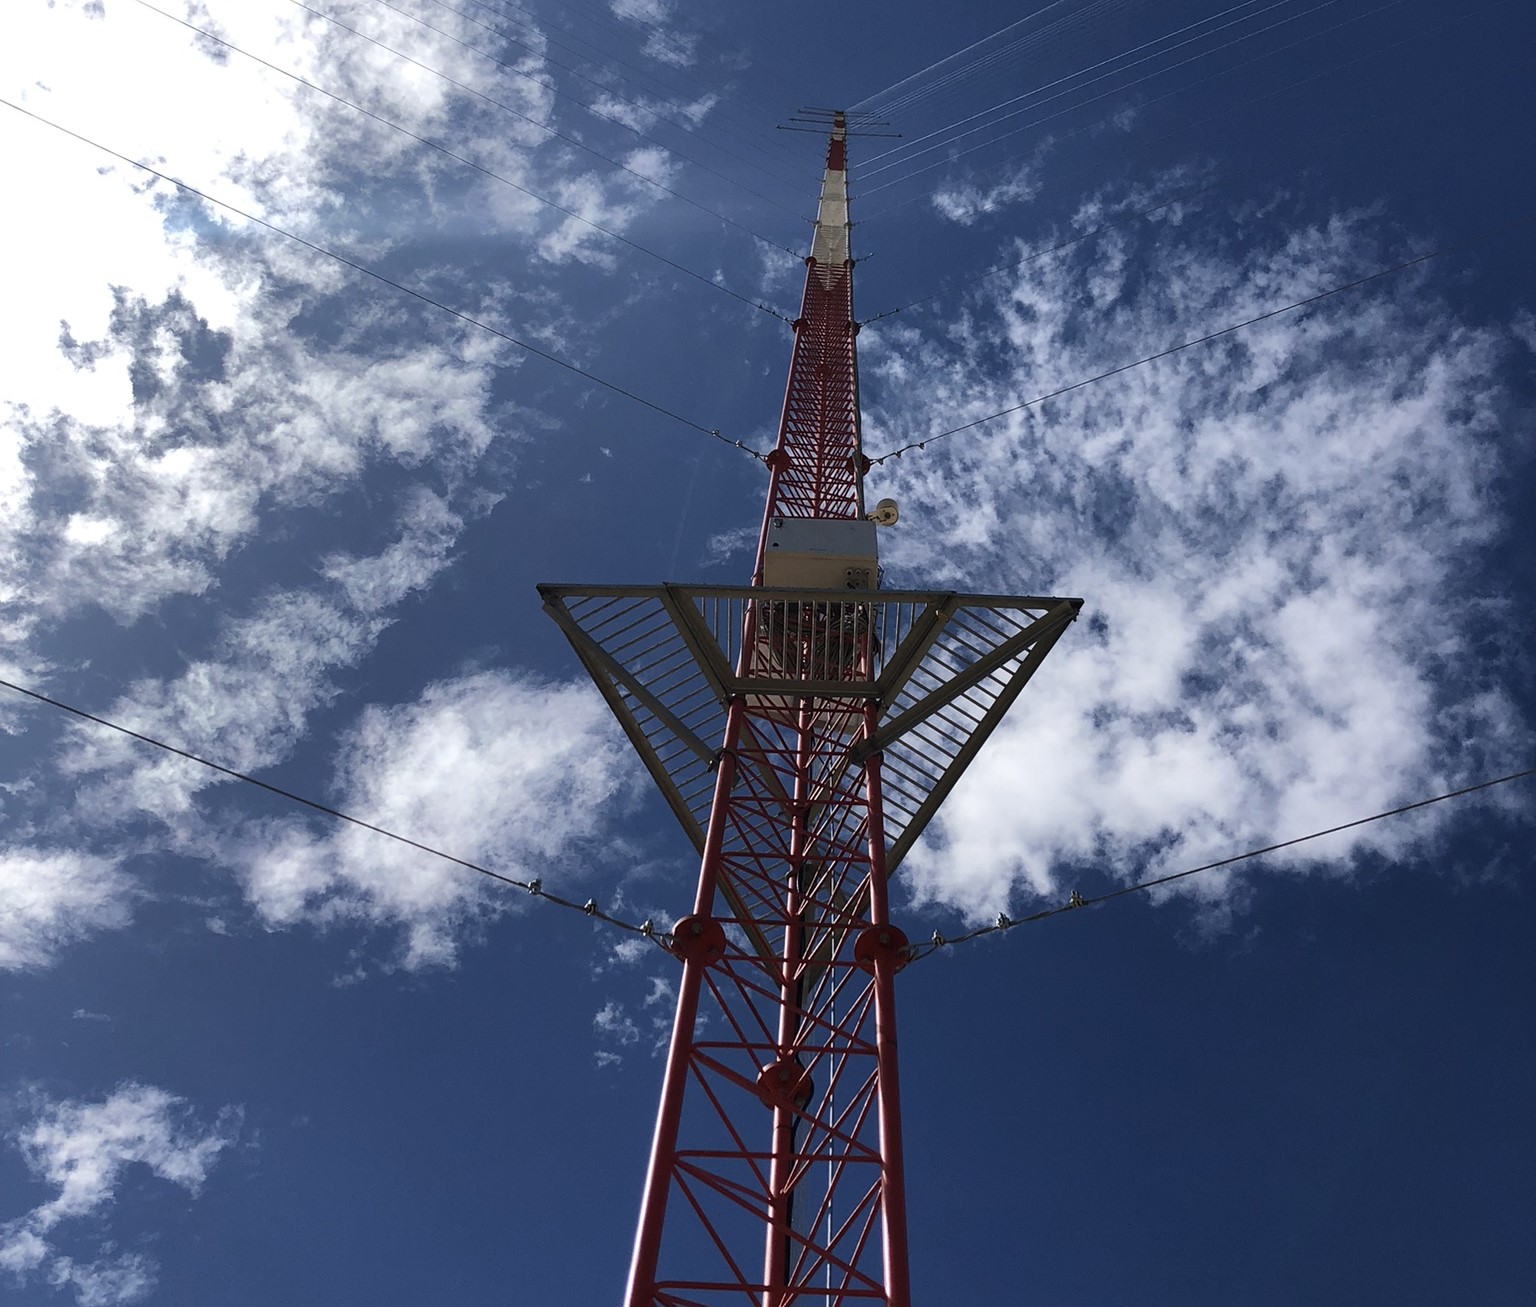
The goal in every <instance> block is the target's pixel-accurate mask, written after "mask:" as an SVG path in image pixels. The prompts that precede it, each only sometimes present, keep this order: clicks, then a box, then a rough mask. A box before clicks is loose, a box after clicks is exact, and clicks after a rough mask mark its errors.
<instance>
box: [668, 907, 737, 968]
mask: <svg viewBox="0 0 1536 1307" xmlns="http://www.w3.org/2000/svg"><path fill="white" fill-rule="evenodd" d="M672 952H673V953H674V954H675V955H676V956H677V957H680V958H682V960H683V961H684V962H700V963H703V965H704V966H706V967H707V966H711V965H713V964H714V963H716V962H718V961H720V959H721V958H722V957H724V956H725V929H724V927H722V926H721V925H720V923H719V922H718V921H716V920H715V919H714V918H713V917H699V916H688V917H684V918H683V919H682V920H681V921H679V922H678V923H677V925H675V926H673V927H672Z"/></svg>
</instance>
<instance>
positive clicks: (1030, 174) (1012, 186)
mask: <svg viewBox="0 0 1536 1307" xmlns="http://www.w3.org/2000/svg"><path fill="white" fill-rule="evenodd" d="M1039 189H1040V183H1039V169H1038V167H1037V166H1036V165H1035V164H1033V163H1031V164H1026V165H1025V166H1024V167H1021V168H1014V169H1011V170H1010V171H1009V173H1008V175H1007V176H1006V177H1004V178H1003V180H1001V181H998V182H994V183H992V184H991V185H990V186H986V187H982V186H979V185H977V184H976V183H975V182H949V183H946V184H945V185H943V186H941V187H940V188H939V189H938V190H936V191H935V192H934V193H933V195H932V196H931V197H930V202H931V203H932V205H933V207H934V208H935V209H936V210H938V212H939V213H940V214H941V215H942V216H943V217H945V218H948V219H949V220H950V221H951V222H957V223H959V224H960V225H961V226H962V227H969V226H970V225H971V224H972V223H974V222H975V221H976V220H977V219H978V218H982V217H985V216H987V215H988V214H993V213H996V212H998V211H999V210H1000V209H1005V208H1007V207H1008V206H1009V205H1010V204H1016V203H1018V202H1020V201H1022V200H1031V199H1033V198H1034V197H1035V194H1036V192H1037V191H1038V190H1039Z"/></svg>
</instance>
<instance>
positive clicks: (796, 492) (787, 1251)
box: [539, 113, 1082, 1307]
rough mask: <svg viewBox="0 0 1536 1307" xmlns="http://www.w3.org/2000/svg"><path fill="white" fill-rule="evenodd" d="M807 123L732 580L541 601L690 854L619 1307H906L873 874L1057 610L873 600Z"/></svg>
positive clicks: (853, 417)
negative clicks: (743, 569)
mask: <svg viewBox="0 0 1536 1307" xmlns="http://www.w3.org/2000/svg"><path fill="white" fill-rule="evenodd" d="M830 126H831V143H830V145H829V147H828V151H827V166H826V171H825V173H824V174H823V178H822V186H821V200H820V204H819V206H818V210H817V219H816V231H815V237H814V239H813V241H812V245H811V253H810V257H809V258H807V259H806V277H805V296H804V299H803V301H802V305H801V310H800V316H799V318H797V319H796V321H795V324H794V329H795V340H794V350H793V354H792V356H791V361H790V369H789V385H788V388H787V391H786V394H785V398H784V412H783V417H782V419H781V421H780V423H779V435H778V441H777V443H776V445H775V447H774V450H773V452H772V453H771V454H769V455H768V456H767V464H768V468H769V484H768V500H767V505H766V509H765V512H764V516H763V525H762V531H761V533H760V535H759V538H758V548H757V559H756V564H755V566H754V568H753V575H752V582H751V584H750V585H749V586H685V585H671V584H668V585H653V586H635V585H630V586H590V585H554V584H550V585H541V586H540V587H539V590H540V592H541V594H542V595H543V597H544V603H545V607H546V610H547V611H548V612H549V614H550V616H551V617H552V618H553V619H554V620H555V621H556V622H558V623H559V624H560V627H561V629H562V630H563V631H564V632H565V634H566V637H567V638H568V639H569V640H570V642H571V647H572V648H573V650H574V651H575V652H576V655H577V657H578V658H580V660H581V662H582V664H583V666H585V667H586V669H587V671H588V672H590V673H591V676H592V680H593V683H594V685H595V686H596V688H597V690H598V692H599V693H600V694H601V695H602V696H603V698H604V699H605V700H606V701H607V703H608V705H609V707H611V708H612V709H613V712H614V715H615V717H616V718H617V719H618V722H619V724H620V726H621V727H622V728H623V729H624V731H625V733H626V734H627V735H628V737H629V739H630V741H631V743H632V744H633V745H634V746H635V749H636V751H637V752H638V753H639V755H640V758H641V760H642V761H643V762H644V764H645V766H646V767H647V769H648V770H649V771H650V773H651V776H652V777H653V779H654V780H655V781H656V784H657V787H658V789H659V790H660V792H661V795H662V797H663V798H664V799H665V800H666V802H667V804H668V806H669V807H670V808H671V810H672V812H673V814H674V815H675V816H676V817H677V819H678V821H679V823H680V824H681V825H682V827H683V830H684V831H685V833H686V834H687V836H688V838H689V839H690V840H691V841H692V842H693V845H694V847H695V848H696V849H697V850H698V852H699V854H700V857H701V865H700V870H699V882H698V889H697V892H696V894H695V896H694V901H693V907H692V910H691V911H690V912H689V913H688V915H686V916H685V917H683V918H682V920H680V921H679V922H677V924H676V926H675V927H674V929H673V931H672V934H671V937H670V947H671V949H672V952H673V953H674V954H675V955H676V956H677V958H678V959H679V961H680V962H681V964H682V967H681V972H680V974H679V977H678V982H677V1016H676V1020H675V1023H674V1026H673V1032H672V1042H671V1047H670V1050H669V1052H668V1056H667V1063H666V1070H665V1073H664V1077H663V1082H662V1092H661V1106H660V1110H659V1111H658V1113H657V1119H656V1131H655V1136H654V1139H653V1141H652V1146H651V1158H650V1166H649V1169H648V1171H647V1175H646V1181H645V1191H644V1196H643V1198H642V1202H641V1211H640V1223H639V1228H638V1230H637V1233H636V1236H635V1244H634V1256H633V1260H632V1262H631V1266H630V1276H629V1287H628V1291H627V1295H626V1298H625V1302H626V1304H627V1307H716V1304H722V1305H723V1304H732V1305H733V1307H742V1305H743V1304H747V1305H749V1307H792V1305H800V1307H810V1305H811V1304H815V1305H816V1307H831V1305H832V1304H854V1303H858V1304H870V1303H873V1304H883V1305H884V1307H908V1305H909V1303H910V1301H911V1293H910V1290H909V1286H908V1276H907V1229H906V1224H907V1222H906V1193H905V1188H904V1181H903V1174H902V1149H901V1099H900V1092H899V1087H898V1082H897V1066H896V1007H895V992H896V991H895V977H896V974H897V973H898V972H899V971H900V970H901V969H902V967H903V965H904V964H905V963H906V961H907V958H908V951H907V942H906V939H905V937H904V936H903V935H902V933H901V931H900V930H899V929H898V928H896V927H895V926H894V925H892V924H891V920H890V904H889V897H888V894H887V884H888V879H889V877H890V875H891V873H892V872H893V871H894V870H895V869H896V867H897V866H898V864H899V863H900V861H901V859H902V858H903V857H905V855H906V854H907V852H908V851H909V850H910V849H911V848H912V846H913V843H914V842H915V841H916V840H917V839H918V838H919V837H920V836H921V834H922V832H923V830H924V829H925V827H926V826H927V824H928V822H929V821H931V820H932V818H933V816H934V814H935V813H936V812H937V811H938V808H939V806H940V804H942V802H943V801H944V798H945V796H946V795H948V794H949V792H950V790H951V789H952V788H953V787H954V785H955V783H956V781H957V780H958V779H959V777H960V775H961V774H962V773H963V772H964V770H965V769H966V767H967V766H969V764H970V762H971V761H972V759H974V758H975V756H976V754H977V751H978V750H979V749H980V748H981V747H982V745H983V743H984V742H985V740H986V739H987V737H988V735H989V734H990V733H991V731H992V730H993V729H994V727H996V725H997V724H998V722H999V721H1001V720H1002V717H1003V715H1004V714H1005V713H1007V712H1008V710H1009V708H1010V707H1011V706H1012V705H1013V703H1014V702H1015V700H1016V699H1017V698H1018V696H1019V694H1020V692H1021V691H1022V690H1023V689H1024V687H1025V685H1026V684H1027V683H1028V681H1029V680H1030V678H1031V677H1032V676H1033V675H1034V673H1035V672H1036V671H1037V670H1038V669H1039V667H1040V664H1041V662H1042V661H1043V660H1044V658H1045V656H1046V655H1047V654H1048V653H1049V652H1050V650H1051V648H1052V647H1053V646H1054V645H1055V643H1056V641H1057V639H1059V638H1060V636H1061V635H1062V633H1063V632H1064V631H1065V630H1066V628H1067V627H1068V626H1069V625H1070V624H1071V622H1072V621H1073V620H1074V619H1075V617H1076V616H1077V612H1078V610H1079V608H1081V606H1082V601H1081V600H1080V599H1062V598H1052V597H1043V596H1038V595H960V594H956V593H953V592H950V591H926V590H885V589H882V588H881V587H880V584H879V581H880V576H879V565H878V561H877V549H876V543H875V536H876V528H875V525H874V522H875V521H880V522H883V523H887V524H889V523H893V522H894V521H895V519H896V511H895V508H894V505H893V504H890V503H882V504H881V505H880V506H879V507H878V508H877V509H876V511H875V513H873V514H871V515H869V517H866V515H865V511H864V491H863V478H864V472H865V471H866V469H867V468H868V466H869V464H868V463H867V461H866V460H865V458H864V455H863V452H862V450H861V448H860V434H859V387H858V367H857V359H856V353H855V348H854V341H855V337H856V336H857V334H858V328H857V326H856V325H855V322H854V319H853V260H852V258H851V256H850V253H849V245H848V189H847V176H846V171H845V165H846V150H847V139H846V138H847V127H846V123H845V121H844V117H843V115H842V114H840V113H838V114H834V115H832V117H831V122H830ZM871 519H873V520H871Z"/></svg>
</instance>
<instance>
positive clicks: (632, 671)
mask: <svg viewBox="0 0 1536 1307" xmlns="http://www.w3.org/2000/svg"><path fill="white" fill-rule="evenodd" d="M539 593H540V594H541V595H542V596H543V599H544V604H545V607H546V608H547V609H548V611H549V613H550V616H552V617H553V618H554V619H555V621H556V622H558V623H559V624H560V627H561V629H562V630H563V631H564V632H565V635H566V637H567V638H568V639H569V640H570V642H571V645H572V647H573V648H574V649H575V651H576V654H577V656H578V657H579V658H580V659H581V661H582V664H583V666H585V667H586V669H587V671H588V673H589V674H590V675H591V676H592V679H593V681H594V683H595V684H596V685H597V688H598V690H599V691H601V693H602V695H603V697H604V698H605V699H606V700H607V701H608V704H609V706H610V707H611V708H612V709H613V711H614V714H615V715H616V716H617V718H618V720H619V723H620V724H621V725H622V726H623V728H624V730H625V732H626V733H627V734H628V736H629V738H630V740H631V742H632V743H633V744H634V746H635V748H636V750H637V751H638V752H639V754H640V757H641V758H642V759H643V760H644V762H645V765H646V767H647V768H648V769H649V771H650V773H651V775H652V777H654V778H655V781H656V783H657V785H658V786H659V787H660V789H661V792H662V794H663V795H664V796H665V798H666V800H667V803H668V804H669V805H670V806H671V808H672V811H673V813H674V814H675V815H676V816H677V819H678V821H679V822H680V823H681V824H682V827H683V829H684V830H685V831H686V832H687V834H688V837H689V839H691V840H692V841H693V843H694V846H695V848H697V849H699V850H700V851H702V850H703V847H704V831H705V827H706V826H707V824H708V821H709V809H710V803H711V801H712V798H713V795H714V782H715V778H714V771H715V763H716V745H715V744H714V743H712V742H713V741H718V740H719V739H720V738H721V737H722V732H723V729H724V726H725V717H726V705H727V703H728V701H729V700H730V699H731V698H732V697H733V696H736V695H743V696H746V697H747V698H748V700H749V702H751V703H752V704H753V706H754V708H755V709H756V710H757V711H756V713H755V715H756V716H758V717H759V720H760V721H761V719H762V717H763V716H764V715H766V716H767V717H768V718H769V719H770V722H771V718H772V716H773V712H774V706H775V705H776V704H778V703H783V704H784V705H785V710H786V712H788V711H789V709H790V705H791V704H792V703H796V702H803V701H805V700H807V699H809V700H811V701H812V702H813V703H815V704H816V705H817V710H818V711H820V712H822V713H824V714H825V715H826V719H827V720H832V719H834V718H840V719H845V720H848V721H850V722H851V721H853V720H854V718H855V717H856V716H857V714H849V712H848V709H849V707H850V706H852V705H860V706H862V705H863V704H864V703H866V702H868V701H869V700H870V699H874V700H875V701H876V702H877V703H878V705H879V708H880V713H879V728H878V731H877V732H876V734H875V735H874V736H873V737H872V738H870V739H867V740H863V741H862V742H861V741H858V740H856V739H855V736H854V734H852V733H850V734H849V737H848V743H847V747H846V750H845V751H844V752H843V754H842V756H841V757H840V759H838V760H835V761H834V762H832V764H831V765H830V766H829V767H827V768H826V769H825V770H823V771H822V773H821V775H820V776H819V777H818V786H819V788H820V789H821V790H822V791H823V792H832V791H835V790H836V789H837V788H838V785H839V782H840V779H841V777H842V776H843V775H844V774H845V773H846V772H847V771H848V770H849V769H850V768H857V767H858V766H859V765H860V764H861V763H862V762H863V760H864V759H866V758H868V757H869V756H870V755H871V754H873V753H875V752H877V751H878V752H881V753H882V754H883V756H884V773H883V774H884V778H885V831H886V840H887V850H888V852H887V869H888V871H893V870H895V868H896V867H897V865H898V864H899V863H900V862H901V860H902V858H903V857H904V856H905V854H906V852H907V850H908V849H910V848H911V847H912V845H913V843H914V842H915V841H916V840H917V838H918V836H919V835H921V834H922V832H923V829H924V828H925V827H926V826H927V824H928V822H929V821H930V820H931V819H932V817H933V814H934V812H935V811H937V809H938V807H939V804H940V803H941V802H942V801H943V799H944V797H945V796H946V795H947V794H948V793H949V791H950V790H951V789H953V788H954V785H955V782H956V781H957V780H959V778H960V776H961V774H962V773H963V772H964V771H965V769H966V767H967V766H969V765H970V762H971V760H972V759H973V758H974V757H975V756H976V753H977V751H978V750H979V749H980V748H981V746H982V744H983V743H984V742H985V740H986V738H987V736H988V735H990V734H991V732H992V730H993V729H994V728H995V727H996V725H997V723H998V722H999V721H1000V720H1001V719H1002V717H1003V714H1004V713H1006V712H1007V710H1008V708H1009V706H1010V705H1011V704H1012V703H1013V701H1014V699H1016V698H1017V697H1018V695H1019V692H1020V691H1021V690H1023V688H1024V686H1025V685H1026V684H1027V683H1028V682H1029V679H1030V677H1031V676H1033V675H1034V673H1035V670H1036V669H1037V668H1038V667H1039V665H1040V663H1041V662H1042V661H1043V660H1044V658H1045V656H1046V654H1048V653H1049V652H1050V650H1051V647H1052V646H1053V645H1054V644H1055V643H1056V641H1057V639H1059V638H1060V636H1061V634H1062V632H1063V631H1064V630H1065V629H1066V628H1067V626H1068V625H1070V623H1071V622H1072V621H1073V619H1074V618H1075V617H1076V616H1077V613H1078V610H1079V609H1080V608H1081V607H1082V602H1083V601H1082V600H1081V599H1062V598H1048V597H1043V596H1038V595H960V594H955V593H951V592H947V591H915V590H857V591H855V590H849V591H827V590H782V589H761V588H751V587H745V586H681V585H660V586H616V587H601V586H586V585H541V586H540V587H539ZM753 605H756V606H757V609H756V613H755V615H754V616H755V619H756V620H754V621H753V622H752V623H750V625H749V623H748V620H747V619H748V615H749V611H750V610H751V608H752V606H753ZM749 629H750V630H751V631H754V632H755V633H756V635H755V636H754V638H753V647H752V648H751V649H744V648H743V641H744V639H745V638H746V637H745V633H746V632H747V631H748V630H749ZM866 635H867V636H868V637H869V639H870V643H871V647H872V648H873V650H874V651H875V657H874V663H873V673H874V675H873V679H872V680H871V679H850V677H851V676H852V670H851V669H852V668H853V666H854V665H855V662H856V660H855V658H854V652H855V651H856V650H857V649H858V648H860V647H861V644H862V641H863V640H864V638H865V637H866ZM759 729H762V728H761V727H759ZM759 779H760V781H761V782H763V783H764V784H767V785H770V786H772V787H776V786H777V784H778V777H776V776H774V777H768V776H765V777H761V778H759Z"/></svg>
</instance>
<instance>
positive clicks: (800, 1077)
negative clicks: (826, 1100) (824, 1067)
mask: <svg viewBox="0 0 1536 1307" xmlns="http://www.w3.org/2000/svg"><path fill="white" fill-rule="evenodd" d="M813 1090H814V1086H813V1085H812V1083H811V1073H810V1072H809V1071H807V1070H806V1069H805V1068H804V1067H803V1066H801V1065H800V1063H799V1062H797V1061H796V1060H795V1059H794V1058H792V1057H785V1058H780V1059H779V1060H778V1061H777V1062H775V1063H774V1064H773V1065H772V1066H767V1067H764V1068H763V1071H762V1074H761V1075H759V1076H758V1077H757V1096H758V1097H759V1098H760V1099H762V1100H763V1106H764V1107H767V1108H780V1107H781V1108H783V1109H784V1110H785V1111H804V1110H805V1107H806V1104H808V1103H809V1102H810V1101H811V1096H812V1092H813Z"/></svg>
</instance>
